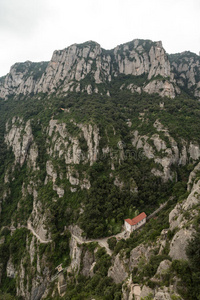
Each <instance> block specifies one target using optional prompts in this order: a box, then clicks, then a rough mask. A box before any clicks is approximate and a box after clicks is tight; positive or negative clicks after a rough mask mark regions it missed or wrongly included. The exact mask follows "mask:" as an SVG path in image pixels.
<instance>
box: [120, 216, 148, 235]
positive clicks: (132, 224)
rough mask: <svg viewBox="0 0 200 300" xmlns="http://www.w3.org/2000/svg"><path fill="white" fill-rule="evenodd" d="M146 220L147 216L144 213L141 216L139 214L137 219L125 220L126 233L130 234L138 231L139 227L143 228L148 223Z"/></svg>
mask: <svg viewBox="0 0 200 300" xmlns="http://www.w3.org/2000/svg"><path fill="white" fill-rule="evenodd" d="M146 218H147V215H146V214H145V213H144V212H142V213H141V214H139V215H138V216H137V217H135V218H133V219H132V220H131V219H125V220H124V227H125V229H126V231H128V232H133V231H134V230H136V229H138V228H139V227H141V226H142V225H144V224H145V223H146Z"/></svg>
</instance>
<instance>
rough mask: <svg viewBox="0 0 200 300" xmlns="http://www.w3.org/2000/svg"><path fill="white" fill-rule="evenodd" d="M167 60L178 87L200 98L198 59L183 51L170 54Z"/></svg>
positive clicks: (199, 67) (199, 60)
mask: <svg viewBox="0 0 200 300" xmlns="http://www.w3.org/2000/svg"><path fill="white" fill-rule="evenodd" d="M169 59H170V61H171V66H172V71H173V73H174V74H175V78H176V81H177V84H178V85H179V87H180V88H184V89H187V90H188V91H189V92H190V93H191V94H193V95H194V96H195V97H197V98H200V57H199V56H198V55H196V54H195V53H191V52H189V51H185V52H182V53H178V54H172V55H170V56H169Z"/></svg>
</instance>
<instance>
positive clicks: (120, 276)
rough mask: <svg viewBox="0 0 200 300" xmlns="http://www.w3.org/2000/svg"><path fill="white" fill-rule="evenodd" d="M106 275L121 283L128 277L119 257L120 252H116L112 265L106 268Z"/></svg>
mask: <svg viewBox="0 0 200 300" xmlns="http://www.w3.org/2000/svg"><path fill="white" fill-rule="evenodd" d="M108 276H110V277H111V278H112V279H113V280H114V282H115V283H121V282H122V281H123V280H124V279H125V278H126V277H128V273H127V271H126V269H125V266H124V264H123V261H122V260H121V259H120V254H117V256H116V257H115V259H114V263H113V266H112V267H110V268H109V270H108Z"/></svg>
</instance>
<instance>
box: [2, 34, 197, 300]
mask: <svg viewBox="0 0 200 300" xmlns="http://www.w3.org/2000/svg"><path fill="white" fill-rule="evenodd" d="M198 76H199V57H198V56H195V55H193V54H191V53H183V54H178V55H174V56H169V55H167V54H166V52H165V50H164V49H163V47H162V44H161V42H151V41H144V40H134V41H132V42H130V43H127V44H123V45H120V46H117V47H116V48H115V49H113V50H109V51H108V50H104V49H102V48H101V47H100V45H99V44H97V43H94V42H87V43H84V44H81V45H77V44H75V45H72V46H70V47H68V48H67V49H64V50H62V51H55V52H54V54H53V57H52V60H51V61H50V62H48V63H45V62H44V63H31V62H25V63H23V64H15V65H14V66H13V67H12V68H11V71H10V73H9V74H7V75H6V76H5V77H4V78H1V79H0V97H1V98H0V144H1V149H0V161H1V164H0V298H1V297H2V299H4V298H5V299H6V297H12V296H13V297H15V299H18V298H19V299H20V297H21V298H22V299H25V300H39V299H60V297H61V296H62V297H63V299H75V298H76V296H77V295H78V297H79V298H81V299H84V298H87V297H89V298H91V299H96V298H98V299H101V298H102V299H103V297H106V299H124V300H130V299H132V298H133V297H134V298H135V299H138V300H140V299H145V298H146V299H157V300H158V299H185V300H190V299H192V300H193V299H196V298H195V297H196V296H195V295H197V294H198V291H199V290H198V287H199V286H200V285H199V284H198V282H196V281H195V280H196V279H195V278H197V277H195V276H196V274H197V273H198V270H197V269H195V268H194V264H192V261H191V256H190V253H189V252H188V250H187V249H188V243H190V242H191V243H192V246H190V250H191V249H193V247H194V249H195V247H196V245H198V243H196V244H195V241H196V234H198V230H199V198H200V196H199V194H200V188H199V186H200V180H199V176H200V174H199V171H200V164H199V159H200V146H199V145H200V138H199V129H198V126H197V124H198V123H199V118H200V114H199V111H200V104H199V101H198V100H197V99H198V97H199V94H198V85H199V77H198ZM166 96H167V97H166ZM5 100H6V101H5ZM142 211H144V212H145V213H146V214H147V216H148V219H147V223H146V224H145V226H144V227H142V228H141V229H140V230H138V231H137V232H134V233H132V234H129V233H128V232H125V231H124V227H123V223H124V219H126V218H133V217H135V216H136V215H138V214H139V213H140V212H142ZM189 241H190V242H189ZM197 251H198V249H197ZM188 253H189V254H188ZM194 255H195V254H194ZM61 264H62V266H61ZM185 274H187V276H189V277H184V275H185ZM188 278H189V279H188ZM7 293H9V294H10V295H7ZM3 297H4V298H3ZM191 297H193V298H191Z"/></svg>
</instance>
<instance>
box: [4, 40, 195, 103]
mask: <svg viewBox="0 0 200 300" xmlns="http://www.w3.org/2000/svg"><path fill="white" fill-rule="evenodd" d="M186 54H187V52H186ZM176 56H177V57H178V58H177V60H178V63H177V62H176V63H175V62H174V61H173V62H172V63H170V57H172V56H168V55H167V54H166V51H165V50H164V48H163V47H162V42H161V41H159V42H152V41H150V40H139V39H136V40H133V41H131V42H128V43H124V44H121V45H119V46H117V47H115V48H113V49H111V50H105V49H103V48H101V46H100V45H99V44H98V43H96V42H94V41H88V42H85V43H82V44H72V45H71V46H69V47H67V48H64V49H63V50H55V51H54V53H53V55H52V59H51V60H50V61H49V62H40V63H31V62H29V61H26V62H24V63H17V64H14V65H13V66H12V67H11V70H10V72H9V73H8V74H7V75H6V77H4V78H1V80H0V97H1V98H3V99H4V98H6V97H8V96H9V95H12V94H24V95H27V94H29V93H34V94H35V93H38V92H43V93H46V92H47V93H54V92H56V90H58V89H59V92H61V91H62V92H63V93H67V92H68V91H72V90H74V91H76V92H84V91H87V93H88V94H91V93H98V92H99V89H101V88H99V86H100V84H102V83H104V84H106V83H107V84H109V82H111V81H112V78H117V77H118V76H119V75H122V74H123V75H127V76H137V77H139V76H144V75H146V76H147V78H146V80H144V81H143V85H142V86H139V87H138V86H137V84H135V83H134V78H133V80H132V82H130V84H129V86H128V87H126V88H128V89H130V90H131V91H133V92H138V93H141V92H142V91H144V92H147V93H150V94H152V93H158V94H159V95H161V96H163V97H164V96H168V97H170V98H174V97H175V96H176V95H178V94H180V93H181V91H182V89H183V88H186V89H188V90H190V91H192V93H193V94H194V96H195V97H200V96H199V95H200V91H199V86H200V77H199V74H200V60H199V57H198V56H197V55H196V56H195V58H196V61H195V62H194V59H193V57H194V55H193V54H191V55H190V56H192V57H191V59H190V60H188V59H187V64H188V69H189V73H188V74H185V75H184V68H185V67H184V64H183V63H182V62H181V61H183V60H184V61H185V59H186V58H185V57H186V56H187V55H186V56H185V55H184V54H180V55H179V54H175V55H173V57H176ZM183 56H184V57H183ZM181 57H182V58H181ZM180 58H181V61H180ZM171 61H172V59H171ZM181 67H182V68H183V70H182V69H181ZM89 77H90V81H92V82H93V83H92V84H91V83H90V84H89V83H88V82H87V78H89ZM184 77H185V78H184ZM185 79H186V80H185ZM84 81H85V82H84ZM185 81H187V82H185ZM101 93H102V91H101ZM103 93H104V94H109V86H108V90H104V91H103Z"/></svg>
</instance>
